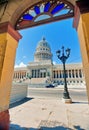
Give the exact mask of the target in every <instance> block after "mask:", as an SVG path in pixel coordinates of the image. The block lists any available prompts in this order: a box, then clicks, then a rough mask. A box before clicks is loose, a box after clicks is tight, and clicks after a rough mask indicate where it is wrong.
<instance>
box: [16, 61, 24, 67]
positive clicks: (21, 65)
mask: <svg viewBox="0 0 89 130" xmlns="http://www.w3.org/2000/svg"><path fill="white" fill-rule="evenodd" d="M14 67H15V68H18V67H26V64H24V63H23V62H21V63H20V64H19V65H15V66H14Z"/></svg>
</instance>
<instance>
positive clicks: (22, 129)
mask: <svg viewBox="0 0 89 130" xmlns="http://www.w3.org/2000/svg"><path fill="white" fill-rule="evenodd" d="M73 127H74V130H85V129H83V128H81V127H80V126H73ZM9 130H73V129H71V128H68V127H64V126H55V127H44V126H41V127H40V128H26V127H20V126H19V125H14V124H11V125H10V129H9Z"/></svg>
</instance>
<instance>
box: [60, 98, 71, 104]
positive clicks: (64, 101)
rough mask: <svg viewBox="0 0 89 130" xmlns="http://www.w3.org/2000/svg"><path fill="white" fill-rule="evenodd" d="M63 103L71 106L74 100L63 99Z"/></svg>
mask: <svg viewBox="0 0 89 130" xmlns="http://www.w3.org/2000/svg"><path fill="white" fill-rule="evenodd" d="M62 102H63V103H66V104H71V103H72V99H71V98H69V99H65V98H62Z"/></svg>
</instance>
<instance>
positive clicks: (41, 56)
mask: <svg viewBox="0 0 89 130" xmlns="http://www.w3.org/2000/svg"><path fill="white" fill-rule="evenodd" d="M34 59H35V61H41V60H52V53H51V48H50V45H49V44H48V42H47V41H46V40H45V38H44V37H43V39H42V40H41V41H40V42H38V45H37V48H36V52H35V55H34Z"/></svg>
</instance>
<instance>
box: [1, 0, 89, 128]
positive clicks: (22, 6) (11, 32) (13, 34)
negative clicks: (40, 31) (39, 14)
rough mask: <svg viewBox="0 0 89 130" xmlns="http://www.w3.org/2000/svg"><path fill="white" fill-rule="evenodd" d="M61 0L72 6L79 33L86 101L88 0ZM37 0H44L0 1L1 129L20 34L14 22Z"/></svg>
mask: <svg viewBox="0 0 89 130" xmlns="http://www.w3.org/2000/svg"><path fill="white" fill-rule="evenodd" d="M47 1H48V0H47ZM50 1H51V0H50ZM61 1H63V2H68V3H70V4H71V5H73V6H74V7H75V13H74V26H75V27H76V28H77V31H78V34H79V39H80V47H81V52H82V59H83V66H84V71H85V78H86V83H87V95H88V101H89V80H88V77H89V45H88V43H89V28H88V27H89V2H87V0H85V2H83V1H80V0H79V2H74V0H61ZM40 2H44V0H35V1H33V0H30V1H29V0H26V1H25V2H24V0H21V1H20V0H19V1H16V0H13V1H11V0H10V1H9V2H8V5H7V6H5V5H0V8H1V12H0V99H1V100H0V126H2V127H3V128H4V129H5V130H8V129H9V125H8V123H9V114H8V109H9V100H10V91H11V81H12V75H13V70H14V61H15V54H16V48H17V46H18V41H19V39H20V38H21V35H20V34H19V33H18V32H17V31H16V23H17V21H18V19H20V17H21V15H22V14H23V13H24V12H25V11H26V10H27V9H28V8H29V7H32V6H33V5H36V4H38V3H40ZM54 2H55V1H54ZM76 3H77V4H76ZM12 43H13V44H12ZM5 118H6V119H5ZM3 122H4V125H3Z"/></svg>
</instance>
